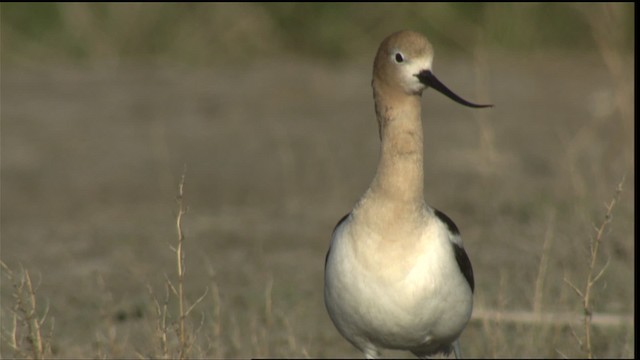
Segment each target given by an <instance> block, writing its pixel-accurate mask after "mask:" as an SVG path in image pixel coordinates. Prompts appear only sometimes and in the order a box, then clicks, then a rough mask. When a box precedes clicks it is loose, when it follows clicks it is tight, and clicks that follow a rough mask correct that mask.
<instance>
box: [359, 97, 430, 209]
mask: <svg viewBox="0 0 640 360" xmlns="http://www.w3.org/2000/svg"><path fill="white" fill-rule="evenodd" d="M374 98H375V101H376V115H377V117H378V124H379V126H380V139H381V151H380V160H379V163H378V169H377V171H376V175H375V177H374V179H373V182H372V183H371V186H370V187H369V190H368V191H367V194H366V195H365V198H369V200H372V201H371V202H372V205H374V206H375V207H377V208H382V209H387V208H389V209H392V211H393V213H394V217H396V216H407V217H413V216H410V215H415V214H418V213H420V211H419V210H421V209H422V208H423V206H424V189H423V188H424V184H423V181H424V173H423V134H422V120H421V116H420V95H419V94H416V95H406V94H404V93H400V94H398V93H384V91H382V90H380V89H376V88H375V87H374Z"/></svg>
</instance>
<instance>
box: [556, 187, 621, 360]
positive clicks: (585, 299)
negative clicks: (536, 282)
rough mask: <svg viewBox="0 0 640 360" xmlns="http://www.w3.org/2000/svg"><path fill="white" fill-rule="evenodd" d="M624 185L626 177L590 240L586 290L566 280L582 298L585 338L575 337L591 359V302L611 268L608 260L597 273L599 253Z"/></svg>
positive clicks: (607, 206) (595, 227) (607, 205)
mask: <svg viewBox="0 0 640 360" xmlns="http://www.w3.org/2000/svg"><path fill="white" fill-rule="evenodd" d="M623 183H624V177H623V178H622V180H621V181H620V183H619V184H618V187H617V189H616V193H615V195H614V196H613V198H612V199H611V201H609V203H605V208H606V209H607V212H606V214H605V216H604V220H603V221H602V223H601V224H600V226H594V230H595V236H594V237H592V238H591V239H590V243H589V250H590V261H589V272H588V273H587V279H586V282H585V285H584V288H583V289H582V290H581V289H579V288H578V287H577V286H576V285H574V284H573V283H572V282H571V281H569V280H567V278H566V277H565V278H564V281H565V282H566V283H567V284H568V285H569V286H571V288H572V289H573V290H574V291H575V292H576V294H578V296H580V298H582V308H583V310H584V322H583V325H584V338H582V339H581V338H580V337H578V336H577V335H576V334H575V332H573V335H574V337H575V338H576V340H577V341H578V344H579V345H580V347H581V348H582V350H583V351H585V352H586V354H587V357H588V358H589V359H593V357H594V355H593V347H592V343H591V325H592V324H591V322H592V315H593V307H592V302H591V300H592V291H593V285H595V283H596V282H597V281H598V280H600V278H601V277H602V275H603V274H604V273H605V271H606V270H607V267H608V266H609V259H607V262H606V263H605V264H604V266H603V267H602V268H601V269H600V270H599V271H597V273H596V261H597V260H598V253H599V250H600V245H601V244H602V240H603V239H604V235H605V230H606V229H607V226H608V225H609V224H610V223H611V220H612V219H613V208H614V207H615V205H616V203H617V202H618V200H619V199H620V193H621V192H622V184H623Z"/></svg>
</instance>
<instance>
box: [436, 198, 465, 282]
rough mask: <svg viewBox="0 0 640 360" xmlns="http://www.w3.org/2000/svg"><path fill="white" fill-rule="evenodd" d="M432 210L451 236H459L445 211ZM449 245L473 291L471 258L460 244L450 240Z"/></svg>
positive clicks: (458, 231) (456, 228)
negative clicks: (451, 246)
mask: <svg viewBox="0 0 640 360" xmlns="http://www.w3.org/2000/svg"><path fill="white" fill-rule="evenodd" d="M433 210H434V212H435V214H436V216H437V217H438V219H440V221H442V222H443V223H445V224H446V225H447V228H448V229H449V232H450V233H451V234H452V235H453V236H460V230H458V227H457V226H456V224H455V223H454V222H453V220H451V218H450V217H448V216H447V215H446V214H445V213H443V212H442V211H440V210H438V209H433ZM451 245H453V253H454V255H455V256H456V262H457V263H458V267H459V268H460V272H462V275H464V277H465V279H467V282H468V283H469V286H470V287H471V292H473V290H474V287H475V283H474V280H473V268H472V267H471V260H469V256H468V255H467V252H466V251H464V248H463V247H462V246H460V245H458V244H456V243H455V242H451Z"/></svg>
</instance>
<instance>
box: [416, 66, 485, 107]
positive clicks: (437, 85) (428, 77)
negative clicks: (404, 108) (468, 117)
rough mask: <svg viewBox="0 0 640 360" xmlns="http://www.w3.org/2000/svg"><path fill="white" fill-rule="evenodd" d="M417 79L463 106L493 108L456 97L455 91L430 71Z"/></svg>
mask: <svg viewBox="0 0 640 360" xmlns="http://www.w3.org/2000/svg"><path fill="white" fill-rule="evenodd" d="M416 77H417V78H418V80H420V82H421V83H423V84H424V85H426V86H427V87H431V88H434V89H435V90H437V91H438V92H440V93H441V94H443V95H445V96H446V97H448V98H449V99H451V100H453V101H455V102H457V103H458V104H462V105H464V106H468V107H472V108H486V107H492V106H493V105H478V104H474V103H471V102H468V101H467V100H465V99H463V98H461V97H460V96H458V95H456V94H455V93H454V92H453V91H451V90H449V88H448V87H446V86H445V85H444V84H443V83H441V82H440V80H438V78H436V76H435V75H433V73H432V72H431V71H430V70H423V71H421V72H420V73H419V74H417V75H416Z"/></svg>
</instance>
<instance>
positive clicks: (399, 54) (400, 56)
mask: <svg viewBox="0 0 640 360" xmlns="http://www.w3.org/2000/svg"><path fill="white" fill-rule="evenodd" d="M395 59H396V62H397V63H398V64H399V63H401V62H403V61H404V57H403V56H402V54H401V53H399V52H398V53H396V57H395Z"/></svg>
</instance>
